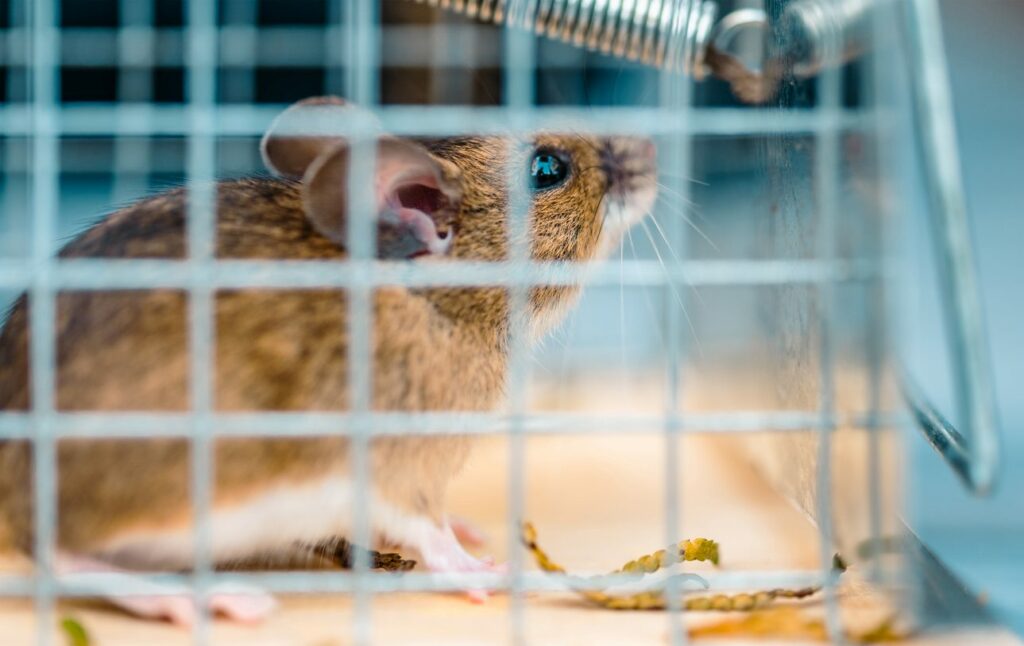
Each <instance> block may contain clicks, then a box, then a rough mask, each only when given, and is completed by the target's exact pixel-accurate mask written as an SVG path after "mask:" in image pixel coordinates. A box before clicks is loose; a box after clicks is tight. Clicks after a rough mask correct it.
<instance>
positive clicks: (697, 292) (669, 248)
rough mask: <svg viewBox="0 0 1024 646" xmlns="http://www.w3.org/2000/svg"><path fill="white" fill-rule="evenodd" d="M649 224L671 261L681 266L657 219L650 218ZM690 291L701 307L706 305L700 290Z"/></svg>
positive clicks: (680, 261) (693, 288) (694, 287)
mask: <svg viewBox="0 0 1024 646" xmlns="http://www.w3.org/2000/svg"><path fill="white" fill-rule="evenodd" d="M651 224H653V225H654V229H655V231H657V232H658V235H659V236H661V239H662V240H663V241H664V242H665V247H666V248H667V249H668V252H669V253H670V254H672V259H673V260H675V262H676V263H677V264H679V265H682V264H683V260H682V258H681V257H680V256H679V254H677V253H676V250H675V247H674V246H673V245H672V243H671V242H670V241H669V239H668V235H667V234H666V233H665V230H664V229H663V228H662V227H661V225H660V224H658V220H657V218H651ZM712 246H714V245H712ZM690 290H691V291H692V292H693V294H694V295H695V296H696V297H697V300H698V301H700V304H701V305H706V304H705V303H704V297H703V296H702V295H701V293H700V289H698V288H697V287H696V286H691V287H690Z"/></svg>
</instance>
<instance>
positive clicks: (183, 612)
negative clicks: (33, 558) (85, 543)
mask: <svg viewBox="0 0 1024 646" xmlns="http://www.w3.org/2000/svg"><path fill="white" fill-rule="evenodd" d="M56 567H57V571H58V573H60V574H75V573H82V574H84V573H105V574H111V575H116V576H119V577H123V578H124V580H125V582H126V583H129V584H130V587H132V588H135V589H137V590H140V591H141V592H142V593H141V594H134V595H110V596H108V597H106V600H107V601H109V602H110V603H111V604H113V605H114V606H117V607H118V608H120V609H122V610H124V611H126V612H128V613H130V614H133V615H135V616H137V617H143V618H146V619H162V620H166V621H170V622H171V623H173V624H177V625H179V626H191V625H192V624H194V623H195V621H196V616H197V614H198V612H197V610H196V604H195V600H194V599H193V597H192V596H191V595H189V594H187V593H184V592H183V591H182V590H180V589H177V588H171V587H168V586H166V585H163V584H161V583H157V582H153V581H147V580H146V579H144V578H143V577H141V576H139V575H137V574H132V573H131V572H130V571H128V570H124V569H121V568H118V567H116V566H113V565H110V564H108V563H105V562H103V561H100V560H96V559H92V558H89V557H81V556H74V555H69V554H65V553H61V554H58V555H57V559H56ZM207 604H208V608H209V610H210V612H211V613H213V614H215V615H220V616H223V617H226V618H228V619H231V620H232V621H238V622H243V623H254V622H257V621H260V620H262V619H264V618H265V617H267V616H268V615H269V614H270V613H271V612H273V611H274V609H275V608H276V607H277V601H276V600H275V599H274V597H272V596H270V595H269V594H267V593H265V592H263V591H260V590H250V589H240V588H238V587H237V586H235V587H231V588H230V589H228V588H221V587H220V586H214V588H213V589H212V590H211V591H210V594H209V595H208V596H207Z"/></svg>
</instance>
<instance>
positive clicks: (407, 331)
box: [0, 98, 657, 623]
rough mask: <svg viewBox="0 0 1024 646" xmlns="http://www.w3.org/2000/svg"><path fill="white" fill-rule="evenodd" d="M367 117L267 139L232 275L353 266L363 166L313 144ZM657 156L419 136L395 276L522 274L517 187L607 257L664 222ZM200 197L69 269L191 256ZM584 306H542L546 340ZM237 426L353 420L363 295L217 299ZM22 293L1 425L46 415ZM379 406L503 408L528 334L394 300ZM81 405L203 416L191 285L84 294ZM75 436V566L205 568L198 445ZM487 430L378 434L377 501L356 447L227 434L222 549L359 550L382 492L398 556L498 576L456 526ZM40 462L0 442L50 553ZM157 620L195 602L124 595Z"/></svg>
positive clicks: (425, 297) (65, 300)
mask: <svg viewBox="0 0 1024 646" xmlns="http://www.w3.org/2000/svg"><path fill="white" fill-rule="evenodd" d="M352 109H353V108H351V107H349V106H347V105H345V104H344V103H343V102H341V101H340V100H338V99H333V98H318V99H311V100H307V101H304V102H301V103H300V104H297V105H296V106H293V108H291V109H289V110H288V111H287V112H286V113H285V114H284V115H283V116H282V117H281V118H279V120H278V121H277V122H275V125H274V126H272V127H271V129H270V130H269V131H268V133H267V135H266V136H265V137H264V142H263V152H264V159H265V160H266V163H267V165H268V167H269V168H270V170H272V171H273V172H274V173H275V174H276V175H277V176H278V177H276V178H267V177H261V178H247V179H238V180H230V181H222V182H219V183H218V184H217V190H216V207H217V210H216V214H217V220H216V226H217V229H216V248H215V255H216V257H217V258H218V259H267V260H274V259H287V260H310V259H311V260H321V261H323V260H337V261H339V262H340V261H343V260H344V259H345V257H346V251H345V230H346V229H345V227H346V221H347V220H346V218H347V214H346V212H345V210H344V209H345V208H346V207H345V205H346V203H347V202H346V181H345V178H346V176H347V172H348V167H349V164H350V163H352V160H351V159H350V150H349V147H348V146H347V145H346V142H345V141H344V140H343V139H341V138H338V137H329V136H323V137H301V136H295V135H294V130H289V128H288V127H287V126H290V125H294V124H296V123H299V124H301V123H302V122H303V120H304V119H306V118H307V117H308V116H309V115H311V114H313V113H314V112H315V113H316V114H315V116H316V117H317V118H323V117H325V116H326V117H327V118H329V119H338V120H343V119H346V118H348V117H349V115H350V111H351V110H352ZM655 175H656V172H655V154H654V148H653V145H652V144H651V143H650V142H649V141H647V140H645V139H636V138H628V137H612V138H596V137H590V136H582V135H575V134H572V135H562V134H539V135H537V136H536V137H534V138H532V139H531V140H529V141H512V140H511V139H510V138H507V137H453V138H442V139H417V140H412V139H400V138H395V137H387V136H384V137H382V138H381V139H380V141H379V143H378V146H377V167H376V173H375V178H376V179H375V187H374V189H373V190H374V199H375V201H376V204H377V207H378V221H377V232H378V240H379V243H378V249H377V252H378V256H380V257H381V258H383V259H386V260H389V261H393V262H415V263H420V262H457V261H459V260H473V261H500V260H504V259H507V257H508V240H507V226H508V221H507V207H508V203H509V195H508V191H507V189H506V185H507V184H508V183H509V182H508V181H507V178H508V177H513V178H516V177H521V178H522V182H520V183H519V184H518V185H516V183H515V182H513V185H514V187H515V190H524V191H528V194H527V195H528V196H529V200H530V202H529V203H530V205H531V224H530V234H531V236H530V240H529V244H530V252H531V255H532V257H533V258H534V259H536V260H558V261H588V260H592V259H595V258H597V257H600V256H601V255H603V254H606V253H608V252H609V251H610V250H611V249H613V248H614V246H615V245H617V244H618V242H619V239H620V236H621V235H622V234H623V233H624V232H625V230H626V228H627V227H629V226H630V225H631V224H632V223H634V222H635V221H637V220H638V219H639V218H641V217H642V216H643V215H644V214H646V212H647V211H648V210H649V209H650V208H651V206H652V203H653V201H654V196H655V192H656V186H657V183H656V177H655ZM186 199H187V193H186V191H185V190H183V189H176V190H172V191H169V192H165V193H162V194H159V195H156V196H154V197H150V198H148V199H144V200H142V201H139V202H137V203H135V204H133V205H131V206H129V207H127V208H124V209H121V210H119V211H117V212H115V213H113V214H112V215H110V216H109V217H107V218H106V219H104V220H103V221H102V222H100V223H99V224H97V225H96V226H95V227H93V228H92V229H90V230H89V231H87V232H85V233H83V234H82V235H80V236H78V237H77V238H76V239H74V240H73V241H72V242H70V243H69V244H67V245H66V246H65V247H64V248H63V249H62V250H61V252H60V257H61V258H85V257H92V258H163V259H183V258H186V257H187V253H188V252H187V234H186V217H187V208H186ZM577 292H578V288H577V287H572V286H542V287H535V288H532V289H531V293H530V297H529V302H530V313H529V314H530V317H531V320H532V322H533V323H534V325H533V329H534V331H535V333H536V334H540V333H542V332H543V331H544V330H545V329H547V328H549V327H550V326H551V325H552V324H554V323H555V322H556V321H558V320H559V319H560V318H561V316H562V315H563V314H564V312H565V311H566V310H567V308H568V306H569V305H570V304H571V303H572V301H573V297H574V296H575V295H576V293H577ZM214 298H215V324H216V328H215V332H214V334H215V339H214V341H215V356H214V357H213V363H214V366H215V368H214V371H215V374H214V375H213V388H214V393H213V396H214V399H213V401H214V408H215V409H216V410H217V411H221V412H225V411H343V410H346V409H347V408H348V396H349V395H348V367H347V354H348V330H347V325H346V321H347V306H346V299H345V294H344V292H343V291H342V290H330V289H308V290H303V289H283V290H282V289H277V290H275V289H247V290H221V291H218V292H217V293H216V295H215V297H214ZM30 307H31V303H30V301H29V299H28V298H27V297H26V296H22V297H21V298H19V299H18V301H17V302H16V303H15V305H14V307H13V309H12V311H11V314H10V317H9V319H8V320H7V322H6V324H5V326H4V328H3V330H2V332H0V410H7V411H27V410H30V408H31V401H30V392H29V383H30V372H31V366H30V365H29V359H28V356H29V338H28V337H29V331H28V325H27V321H28V315H29V308H30ZM372 307H373V328H372V332H371V334H372V348H371V352H372V357H373V362H374V363H373V372H372V374H373V377H372V388H373V401H372V406H373V409H374V410H376V411H406V412H415V411H485V410H489V409H492V408H493V407H494V406H495V405H496V404H497V403H498V402H499V400H500V398H501V396H502V394H503V387H504V380H505V372H506V361H507V356H506V353H507V346H508V343H507V341H508V337H509V312H508V307H509V306H508V294H507V291H506V290H505V289H504V288H501V287H430V288H423V289H407V288H403V287H384V288H378V289H376V290H375V292H374V294H373V299H372ZM56 331H57V332H56V333H57V338H56V353H57V375H56V406H57V409H58V410H60V411H140V410H145V411H177V412H187V411H188V410H189V406H190V403H189V395H188V393H189V384H188V379H189V377H188V375H189V341H188V337H189V329H188V294H187V292H185V291H178V290H171V289H154V290H130V291H91V292H62V293H60V294H59V295H58V298H57V313H56ZM138 434H139V435H138V438H137V439H136V438H130V439H62V440H61V441H60V442H59V444H58V450H57V463H58V474H57V477H58V491H57V508H58V521H57V549H58V553H57V554H56V560H55V563H56V567H57V569H58V571H60V572H68V571H78V570H83V569H103V570H112V569H142V570H187V569H189V568H190V567H191V566H192V559H193V555H192V553H193V545H192V540H193V518H192V508H191V502H190V476H189V460H190V445H189V442H188V440H187V439H185V438H152V437H148V438H147V433H146V429H145V428H140V429H139V431H138ZM470 444H471V441H470V439H469V438H467V437H465V436H458V435H434V436H395V437H377V438H374V439H373V441H372V442H371V448H370V455H371V460H372V464H371V467H370V468H371V481H372V483H371V486H372V491H370V492H366V491H353V486H352V481H351V480H350V476H349V469H350V455H349V450H348V446H349V443H348V440H347V439H346V438H344V437H339V436H327V437H309V438H275V439H269V438H246V437H231V438H223V437H221V438H219V439H217V440H216V441H215V444H214V447H215V448H214V460H215V462H214V464H215V468H214V475H213V478H214V489H213V493H212V496H213V502H212V517H211V525H212V528H211V536H212V545H211V546H210V547H211V554H212V558H213V560H214V561H215V562H216V563H217V564H224V563H230V562H233V561H242V560H249V559H252V558H255V557H259V556H260V555H263V554H268V555H269V554H274V553H280V552H287V551H289V550H293V549H295V547H296V546H297V545H313V544H316V543H319V542H321V541H323V540H325V539H330V538H335V537H345V536H346V535H347V534H348V533H349V531H350V518H349V516H350V513H351V506H352V505H351V501H352V496H353V495H371V496H372V497H371V500H372V503H371V504H372V514H371V523H372V530H373V532H374V535H375V537H377V538H378V539H379V540H380V541H381V542H383V543H387V544H391V545H396V546H399V547H401V548H406V549H409V550H413V551H415V552H416V554H417V555H418V557H419V559H420V561H421V562H422V564H423V565H424V566H426V567H427V568H428V569H430V570H432V571H438V572H453V571H454V572H473V571H490V570H493V569H494V568H495V566H494V565H493V563H492V562H491V561H488V560H479V559H477V558H475V557H473V556H471V555H470V554H469V553H467V552H466V551H465V550H464V549H463V548H462V546H461V545H460V543H459V541H458V539H457V538H456V535H455V532H454V531H453V529H452V526H451V524H450V523H449V520H448V518H447V517H446V515H445V512H444V497H445V490H446V487H447V485H448V483H449V481H450V480H451V478H452V477H453V475H454V474H455V473H456V472H457V471H458V470H459V468H460V467H461V465H462V464H463V462H464V461H465V459H466V456H467V453H468V451H469V448H470ZM32 488H33V487H32V463H31V447H30V445H29V443H27V442H24V441H13V440H9V441H2V442H0V513H2V517H3V520H4V521H6V522H5V523H4V528H3V530H0V531H5V532H6V538H7V539H8V540H9V542H10V543H11V544H12V545H14V546H15V547H17V548H19V549H22V550H24V551H26V552H29V553H31V551H32V545H33V509H32V507H33V502H32V501H33V494H32ZM113 601H114V602H115V603H116V604H118V605H120V606H122V607H124V608H125V609H127V610H129V611H131V612H134V613H137V614H139V615H146V616H162V617H166V618H170V619H172V620H174V621H178V622H182V623H187V622H189V621H190V620H191V618H192V616H193V613H194V610H195V609H194V608H193V607H192V606H191V601H190V600H189V599H186V598H181V597H174V596H160V595H157V596H153V597H136V598H119V599H115V600H113ZM210 603H211V608H212V609H214V610H217V611H220V612H222V613H224V614H226V615H228V616H232V617H234V618H237V619H253V618H258V617H260V616H262V615H264V614H265V613H266V612H267V611H268V610H269V609H270V608H271V607H272V599H271V598H270V597H267V596H266V595H262V596H260V595H254V596H247V597H238V596H230V595H218V594H214V595H212V596H211V597H210Z"/></svg>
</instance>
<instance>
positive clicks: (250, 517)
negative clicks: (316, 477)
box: [96, 476, 437, 569]
mask: <svg viewBox="0 0 1024 646" xmlns="http://www.w3.org/2000/svg"><path fill="white" fill-rule="evenodd" d="M353 490H354V487H353V486H352V482H351V481H350V480H349V479H348V478H345V477H341V476H332V477H330V478H326V479H323V480H320V481H319V482H315V483H311V484H302V485H298V484H282V485H279V486H277V487H275V488H274V489H271V490H269V491H267V492H265V493H261V494H258V495H255V496H252V497H249V498H246V499H244V500H242V501H240V502H239V503H237V504H231V505H222V506H217V507H215V508H214V509H213V510H212V513H211V517H210V539H211V544H210V555H211V557H212V559H213V561H214V562H230V561H236V560H240V559H245V558H251V557H254V556H258V555H261V554H268V553H273V552H278V553H280V552H281V551H282V550H288V549H293V548H294V547H295V546H296V545H297V544H303V543H304V544H310V543H315V542H319V541H323V540H326V539H330V538H337V537H345V536H349V535H350V534H351V529H352V523H353V518H352V514H353V510H352V494H353ZM366 493H367V492H363V495H365V494H366ZM370 494H371V495H370V498H369V501H368V505H367V506H368V508H369V509H370V510H371V514H370V516H371V518H370V522H371V527H372V530H373V534H374V536H376V537H381V536H384V537H387V538H388V540H390V541H394V542H396V543H399V544H403V545H410V546H418V544H419V543H420V540H418V539H421V537H422V536H424V534H430V533H435V532H436V531H437V529H436V528H435V527H434V525H433V523H432V522H431V521H430V520H429V519H427V518H424V517H421V516H414V515H410V514H408V513H405V512H403V511H401V510H399V509H398V508H396V507H394V506H393V505H389V504H387V503H386V502H384V501H382V500H381V499H380V497H379V496H377V495H374V494H373V493H372V492H370ZM194 544H195V535H194V530H193V528H192V527H191V526H187V527H182V526H180V525H178V526H175V527H174V528H173V529H171V528H168V530H166V531H162V530H161V529H159V528H154V529H147V530H144V531H133V532H129V533H125V534H122V535H120V536H118V537H116V538H114V539H113V540H111V541H108V542H107V543H106V544H105V545H103V546H102V548H101V549H100V550H99V551H98V553H97V554H96V556H98V557H100V558H102V559H104V560H106V561H108V562H111V563H116V564H119V565H122V566H126V567H133V568H168V569H187V568H189V567H191V566H192V559H193V546H194Z"/></svg>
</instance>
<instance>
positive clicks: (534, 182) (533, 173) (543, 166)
mask: <svg viewBox="0 0 1024 646" xmlns="http://www.w3.org/2000/svg"><path fill="white" fill-rule="evenodd" d="M567 177H569V163H568V162H567V161H566V157H565V155H563V154H561V153H559V152H557V151H554V150H550V149H547V148H540V149H538V150H535V151H534V153H533V157H531V158H530V188H532V189H533V190H535V191H543V190H545V189H548V188H554V187H555V186H558V185H559V184H561V183H562V182H564V181H565V179H566V178H567Z"/></svg>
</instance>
